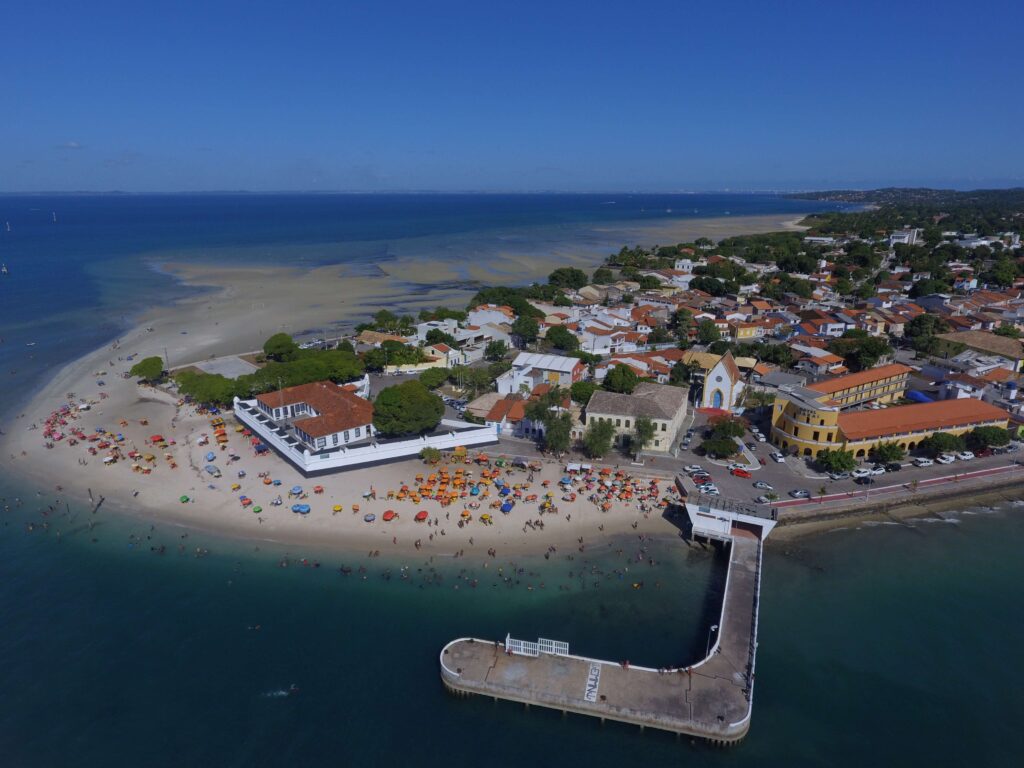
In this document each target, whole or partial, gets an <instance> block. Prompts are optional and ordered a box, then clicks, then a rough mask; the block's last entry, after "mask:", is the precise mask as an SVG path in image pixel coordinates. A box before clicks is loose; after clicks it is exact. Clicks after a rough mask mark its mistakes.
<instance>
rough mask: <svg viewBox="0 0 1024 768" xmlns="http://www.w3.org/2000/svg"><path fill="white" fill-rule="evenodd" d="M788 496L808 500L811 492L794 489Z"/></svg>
mask: <svg viewBox="0 0 1024 768" xmlns="http://www.w3.org/2000/svg"><path fill="white" fill-rule="evenodd" d="M789 495H790V496H792V497H793V498H794V499H809V498H811V492H810V491H808V490H806V489H804V488H796V489H794V490H792V491H790V492H789Z"/></svg>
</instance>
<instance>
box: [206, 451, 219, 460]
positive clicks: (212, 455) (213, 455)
mask: <svg viewBox="0 0 1024 768" xmlns="http://www.w3.org/2000/svg"><path fill="white" fill-rule="evenodd" d="M216 459H217V454H216V453H214V452H213V451H208V452H207V454H206V460H207V461H215V460H216Z"/></svg>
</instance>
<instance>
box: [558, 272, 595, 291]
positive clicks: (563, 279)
mask: <svg viewBox="0 0 1024 768" xmlns="http://www.w3.org/2000/svg"><path fill="white" fill-rule="evenodd" d="M588 282H589V281H588V280H587V273H586V272H584V271H583V270H582V269H576V267H559V268H558V269H556V270H555V271H554V272H552V273H551V274H550V275H548V284H549V285H556V286H558V287H559V288H572V289H574V290H578V289H580V288H582V287H583V286H584V285H586V284H587V283H588Z"/></svg>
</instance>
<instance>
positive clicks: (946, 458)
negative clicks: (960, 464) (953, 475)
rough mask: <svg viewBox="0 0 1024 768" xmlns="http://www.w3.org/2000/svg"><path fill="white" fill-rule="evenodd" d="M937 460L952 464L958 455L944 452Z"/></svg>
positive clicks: (940, 462) (941, 462)
mask: <svg viewBox="0 0 1024 768" xmlns="http://www.w3.org/2000/svg"><path fill="white" fill-rule="evenodd" d="M935 461H936V462H938V463H939V464H952V463H953V462H954V461H956V456H951V455H950V454H948V453H944V454H942V455H941V456H939V457H938V458H937V459H935Z"/></svg>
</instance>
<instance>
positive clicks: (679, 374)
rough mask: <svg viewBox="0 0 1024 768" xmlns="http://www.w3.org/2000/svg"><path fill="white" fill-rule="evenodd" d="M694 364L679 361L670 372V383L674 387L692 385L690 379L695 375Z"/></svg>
mask: <svg viewBox="0 0 1024 768" xmlns="http://www.w3.org/2000/svg"><path fill="white" fill-rule="evenodd" d="M694 367H695V366H693V365H690V364H689V363H684V362H683V361H682V360H680V361H679V362H678V363H676V364H675V365H673V366H672V370H671V371H669V374H668V383H669V384H671V385H672V386H673V387H688V386H690V379H691V378H692V377H693V371H694Z"/></svg>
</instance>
